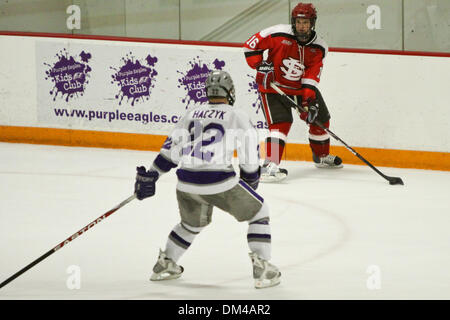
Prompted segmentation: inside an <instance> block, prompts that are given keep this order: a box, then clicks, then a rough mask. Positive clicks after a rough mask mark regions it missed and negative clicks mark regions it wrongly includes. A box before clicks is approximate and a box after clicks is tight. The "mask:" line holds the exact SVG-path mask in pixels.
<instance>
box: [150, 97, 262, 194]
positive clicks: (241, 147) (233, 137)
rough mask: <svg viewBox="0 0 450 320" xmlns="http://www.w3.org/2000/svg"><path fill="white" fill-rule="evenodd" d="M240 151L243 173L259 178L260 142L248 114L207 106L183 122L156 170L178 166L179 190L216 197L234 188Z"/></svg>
mask: <svg viewBox="0 0 450 320" xmlns="http://www.w3.org/2000/svg"><path fill="white" fill-rule="evenodd" d="M235 150H237V155H238V160H239V167H240V170H242V171H244V172H245V174H246V175H252V174H254V175H255V176H257V175H258V169H259V139H258V133H257V131H256V129H255V128H254V127H253V125H252V123H251V121H250V118H249V117H248V115H247V114H246V113H245V112H244V111H242V110H239V109H237V108H236V106H234V107H233V106H230V105H228V104H206V105H202V106H199V107H196V108H193V109H192V110H190V111H188V113H187V114H186V115H185V116H184V117H183V118H181V119H180V121H179V122H178V123H177V125H176V127H175V128H174V129H173V131H172V132H171V134H170V135H169V136H168V137H167V139H166V141H165V142H164V145H163V146H162V148H161V151H160V153H159V154H158V156H157V157H156V159H155V160H154V162H153V165H152V170H156V171H158V172H159V174H163V173H166V172H168V171H169V170H170V169H172V168H175V167H178V170H177V172H176V173H177V176H178V184H177V189H178V190H180V191H183V192H189V193H194V194H215V193H219V192H223V191H226V190H229V189H231V188H233V187H234V186H235V185H236V184H237V183H238V182H239V177H238V176H236V172H235V170H234V168H233V163H232V162H233V155H234V151H235Z"/></svg>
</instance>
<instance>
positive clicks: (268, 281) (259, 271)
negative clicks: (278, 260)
mask: <svg viewBox="0 0 450 320" xmlns="http://www.w3.org/2000/svg"><path fill="white" fill-rule="evenodd" d="M249 256H250V259H251V260H252V263H253V279H255V288H256V289H262V288H269V287H273V286H276V285H277V284H279V283H280V277H281V273H280V271H279V270H278V268H277V267H275V266H274V265H273V264H271V263H270V262H268V261H266V260H264V259H261V258H260V257H259V256H258V255H257V254H256V253H254V252H250V253H249Z"/></svg>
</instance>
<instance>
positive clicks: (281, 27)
mask: <svg viewBox="0 0 450 320" xmlns="http://www.w3.org/2000/svg"><path fill="white" fill-rule="evenodd" d="M274 33H286V34H287V35H290V36H293V35H294V34H293V32H292V27H291V25H290V24H277V25H275V26H271V27H269V28H266V29H263V30H261V31H260V32H259V34H260V35H261V37H263V38H265V37H267V36H269V35H271V34H274Z"/></svg>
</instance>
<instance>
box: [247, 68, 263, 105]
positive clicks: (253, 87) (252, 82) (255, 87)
mask: <svg viewBox="0 0 450 320" xmlns="http://www.w3.org/2000/svg"><path fill="white" fill-rule="evenodd" d="M247 77H249V78H250V79H251V80H250V82H249V83H248V87H249V88H248V90H247V91H248V92H250V93H253V94H255V95H256V101H255V102H253V103H252V107H253V108H255V109H256V111H255V113H256V114H258V113H259V111H260V110H261V108H262V101H261V96H260V94H259V91H258V84H257V83H256V81H255V77H254V76H252V75H250V74H247Z"/></svg>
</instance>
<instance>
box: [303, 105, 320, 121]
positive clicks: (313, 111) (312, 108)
mask: <svg viewBox="0 0 450 320" xmlns="http://www.w3.org/2000/svg"><path fill="white" fill-rule="evenodd" d="M318 115H319V104H318V103H317V101H314V102H312V103H310V105H309V106H308V116H307V117H306V120H305V121H306V122H307V123H309V124H311V123H314V121H316V119H317V116H318Z"/></svg>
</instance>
